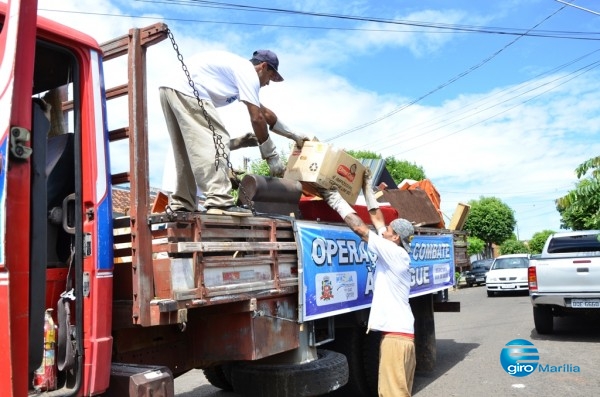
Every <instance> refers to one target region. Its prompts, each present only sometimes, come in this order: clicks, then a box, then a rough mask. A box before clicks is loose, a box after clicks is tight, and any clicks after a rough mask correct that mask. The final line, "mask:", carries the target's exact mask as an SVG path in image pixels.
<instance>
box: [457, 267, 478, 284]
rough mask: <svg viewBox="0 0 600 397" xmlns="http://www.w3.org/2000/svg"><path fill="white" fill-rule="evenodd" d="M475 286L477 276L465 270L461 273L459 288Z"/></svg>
mask: <svg viewBox="0 0 600 397" xmlns="http://www.w3.org/2000/svg"><path fill="white" fill-rule="evenodd" d="M474 284H475V275H474V274H473V273H471V272H470V271H469V270H465V271H464V272H462V273H460V276H459V277H458V283H457V284H456V285H457V286H458V288H462V287H472V286H473V285H474Z"/></svg>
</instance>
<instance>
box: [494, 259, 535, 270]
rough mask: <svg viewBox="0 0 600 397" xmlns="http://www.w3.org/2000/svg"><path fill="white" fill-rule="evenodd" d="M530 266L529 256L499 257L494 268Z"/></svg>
mask: <svg viewBox="0 0 600 397" xmlns="http://www.w3.org/2000/svg"><path fill="white" fill-rule="evenodd" d="M528 266H529V259H527V258H498V259H496V261H495V262H494V265H493V267H492V269H520V268H527V267H528Z"/></svg>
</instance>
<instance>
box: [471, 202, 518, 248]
mask: <svg viewBox="0 0 600 397" xmlns="http://www.w3.org/2000/svg"><path fill="white" fill-rule="evenodd" d="M469 205H470V206H471V210H470V212H469V217H468V218H467V220H466V222H465V225H464V230H466V231H467V232H469V235H470V236H472V237H477V238H479V239H481V240H483V241H484V242H485V245H486V248H485V257H486V258H491V257H492V253H493V250H492V245H493V244H497V245H501V244H502V243H504V242H505V241H506V240H508V239H510V238H511V236H512V235H513V232H514V229H515V225H516V224H517V222H516V220H515V214H514V211H513V210H512V209H511V208H510V207H509V206H508V205H506V204H505V203H503V202H502V201H501V200H500V199H498V198H496V197H481V198H480V199H479V200H471V201H470V202H469Z"/></svg>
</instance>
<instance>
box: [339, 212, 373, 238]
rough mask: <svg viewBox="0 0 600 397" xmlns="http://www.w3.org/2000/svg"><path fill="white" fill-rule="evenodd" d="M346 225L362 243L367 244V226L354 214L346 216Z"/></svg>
mask: <svg viewBox="0 0 600 397" xmlns="http://www.w3.org/2000/svg"><path fill="white" fill-rule="evenodd" d="M344 222H346V225H348V226H349V227H350V229H352V231H353V232H354V233H356V234H357V235H358V236H359V237H360V238H361V239H362V240H363V241H366V242H369V231H370V229H369V226H367V225H366V224H365V223H364V222H363V221H362V219H360V217H359V216H358V215H356V213H351V214H348V215H347V216H346V217H345V218H344Z"/></svg>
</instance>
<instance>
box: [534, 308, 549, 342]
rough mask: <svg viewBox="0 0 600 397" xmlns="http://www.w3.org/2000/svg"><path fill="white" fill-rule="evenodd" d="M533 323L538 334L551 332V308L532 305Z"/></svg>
mask: <svg viewBox="0 0 600 397" xmlns="http://www.w3.org/2000/svg"><path fill="white" fill-rule="evenodd" d="M533 323H534V324H535V330H536V331H537V333H538V334H540V335H544V334H551V333H552V332H553V331H554V316H553V315H552V308H551V307H545V306H534V307H533Z"/></svg>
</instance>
